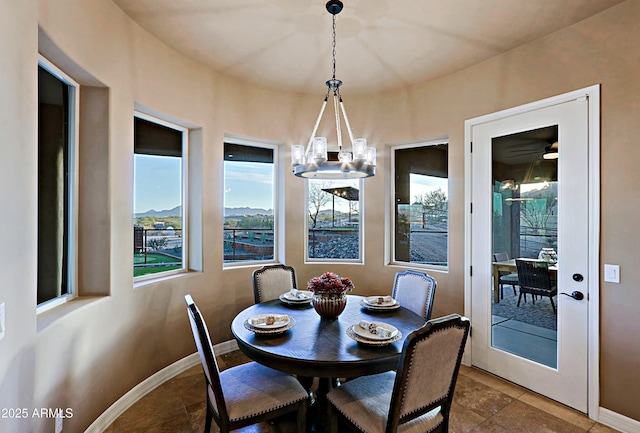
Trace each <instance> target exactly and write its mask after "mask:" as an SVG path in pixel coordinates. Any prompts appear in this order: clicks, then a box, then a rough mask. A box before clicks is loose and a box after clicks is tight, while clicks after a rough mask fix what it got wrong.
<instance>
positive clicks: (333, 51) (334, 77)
mask: <svg viewBox="0 0 640 433" xmlns="http://www.w3.org/2000/svg"><path fill="white" fill-rule="evenodd" d="M331 56H332V58H333V79H334V80H335V79H336V16H335V15H333V46H332V53H331Z"/></svg>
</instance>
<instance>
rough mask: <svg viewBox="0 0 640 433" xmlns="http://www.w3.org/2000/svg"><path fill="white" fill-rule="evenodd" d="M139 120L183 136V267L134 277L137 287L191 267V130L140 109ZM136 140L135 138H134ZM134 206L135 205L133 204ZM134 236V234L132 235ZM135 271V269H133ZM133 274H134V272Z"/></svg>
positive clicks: (181, 164)
mask: <svg viewBox="0 0 640 433" xmlns="http://www.w3.org/2000/svg"><path fill="white" fill-rule="evenodd" d="M136 117H137V118H138V119H142V120H146V121H147V122H151V123H155V124H158V125H160V126H164V127H167V128H170V129H173V130H176V131H178V132H180V134H181V135H182V155H181V157H180V159H181V161H180V169H181V171H182V173H181V178H182V179H181V180H182V185H181V188H180V194H181V203H180V206H182V215H181V217H182V229H181V232H182V267H181V268H180V269H172V270H169V271H162V272H157V273H151V274H145V275H140V276H137V277H136V276H134V277H133V282H134V286H136V285H137V284H138V283H142V282H144V283H146V282H149V281H153V280H158V279H162V278H166V277H170V276H175V275H179V274H184V273H187V272H189V269H190V266H189V234H190V232H189V223H188V222H189V218H188V216H189V195H188V193H189V128H187V127H185V126H182V125H179V124H177V123H174V122H171V121H168V120H165V119H162V118H160V117H157V116H154V115H151V114H148V113H145V112H144V111H141V110H140V109H136V110H134V112H133V120H134V122H135V118H136ZM134 140H135V138H134ZM133 147H134V151H133V157H134V158H135V144H134V146H133ZM135 176H136V175H135V163H134V165H133V181H134V183H135ZM132 187H134V185H132ZM132 204H133V203H132ZM132 214H135V212H132ZM132 234H133V233H132ZM131 266H133V261H132V263H131ZM132 270H133V268H132ZM132 274H133V272H132Z"/></svg>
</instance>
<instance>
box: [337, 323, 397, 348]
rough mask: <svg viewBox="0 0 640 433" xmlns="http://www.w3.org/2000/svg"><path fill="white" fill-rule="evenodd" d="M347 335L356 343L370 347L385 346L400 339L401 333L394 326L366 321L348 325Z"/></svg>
mask: <svg viewBox="0 0 640 433" xmlns="http://www.w3.org/2000/svg"><path fill="white" fill-rule="evenodd" d="M347 335H348V336H349V337H350V338H352V339H353V340H355V341H357V342H358V343H362V344H368V345H371V346H386V345H387V344H390V343H393V342H396V341H398V340H400V339H401V338H402V333H401V332H400V331H399V330H398V329H397V328H396V327H395V326H393V325H390V324H388V323H384V322H370V321H368V320H361V321H360V322H358V323H354V324H353V325H350V326H349V327H348V328H347Z"/></svg>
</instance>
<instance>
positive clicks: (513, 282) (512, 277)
mask: <svg viewBox="0 0 640 433" xmlns="http://www.w3.org/2000/svg"><path fill="white" fill-rule="evenodd" d="M507 260H509V254H507V253H494V254H493V261H494V262H506V261H507ZM498 282H499V284H500V299H504V286H505V284H506V285H508V286H511V288H512V289H513V296H516V295H517V294H518V293H517V292H516V286H517V285H518V274H517V273H515V274H514V273H511V272H502V271H501V272H500V277H499V280H498ZM525 300H526V298H525Z"/></svg>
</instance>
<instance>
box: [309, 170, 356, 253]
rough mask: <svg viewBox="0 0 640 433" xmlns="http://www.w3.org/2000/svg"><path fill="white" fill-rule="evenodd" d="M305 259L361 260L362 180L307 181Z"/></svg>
mask: <svg viewBox="0 0 640 433" xmlns="http://www.w3.org/2000/svg"><path fill="white" fill-rule="evenodd" d="M307 188H308V189H307V209H308V213H309V218H308V220H307V233H308V236H307V259H308V260H309V261H326V260H331V261H336V260H345V261H358V262H359V261H361V257H362V254H361V250H362V243H361V242H360V239H362V236H361V234H362V227H361V224H360V221H361V215H360V209H362V206H361V200H362V194H361V191H362V180H359V179H344V180H324V179H309V180H308V181H307Z"/></svg>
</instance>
